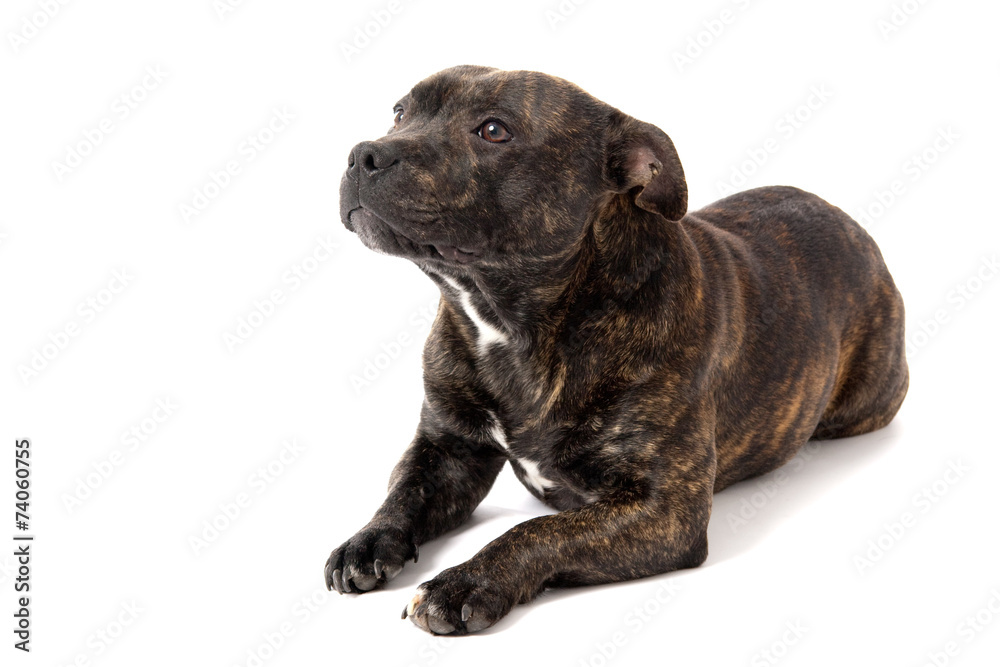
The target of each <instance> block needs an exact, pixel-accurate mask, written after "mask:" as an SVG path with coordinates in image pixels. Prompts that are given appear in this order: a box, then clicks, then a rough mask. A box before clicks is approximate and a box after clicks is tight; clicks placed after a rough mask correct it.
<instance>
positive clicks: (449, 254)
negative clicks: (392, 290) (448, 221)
mask: <svg viewBox="0 0 1000 667" xmlns="http://www.w3.org/2000/svg"><path fill="white" fill-rule="evenodd" d="M345 226H346V227H347V228H348V229H349V230H351V231H353V232H355V233H356V234H357V235H358V236H359V237H360V238H361V242H362V243H364V244H365V245H366V246H368V247H369V248H371V249H372V250H375V251H377V252H382V253H386V254H390V255H402V256H404V257H409V258H411V259H431V260H439V261H442V260H443V261H447V262H454V263H456V264H469V263H471V262H474V261H475V260H476V259H478V258H479V257H480V255H481V253H480V251H478V250H476V249H474V248H469V247H464V246H457V245H451V244H449V243H445V242H436V241H434V242H430V243H423V242H421V241H417V240H415V239H413V238H411V237H410V236H408V235H406V234H404V233H402V232H400V231H399V230H397V229H396V227H395V226H394V225H391V224H389V222H388V221H386V220H385V219H383V218H382V217H380V216H378V215H376V214H375V213H373V212H372V211H371V210H370V209H367V208H365V207H363V206H358V207H357V208H354V209H352V210H351V211H350V212H349V213H348V214H347V220H345Z"/></svg>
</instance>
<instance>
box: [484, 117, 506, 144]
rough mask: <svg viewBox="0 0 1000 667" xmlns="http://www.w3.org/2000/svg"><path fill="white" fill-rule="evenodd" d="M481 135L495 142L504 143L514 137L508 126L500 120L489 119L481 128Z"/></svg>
mask: <svg viewBox="0 0 1000 667" xmlns="http://www.w3.org/2000/svg"><path fill="white" fill-rule="evenodd" d="M479 136H480V137H482V138H483V139H485V140H486V141H489V142H490V143H494V144H502V143H504V142H505V141H510V140H511V139H513V138H514V136H513V135H512V134H511V133H510V130H508V129H507V126H506V125H504V124H503V123H501V122H500V121H498V120H488V121H486V122H485V123H483V125H482V127H480V128H479Z"/></svg>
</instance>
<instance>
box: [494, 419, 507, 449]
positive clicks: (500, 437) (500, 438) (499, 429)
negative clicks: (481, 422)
mask: <svg viewBox="0 0 1000 667" xmlns="http://www.w3.org/2000/svg"><path fill="white" fill-rule="evenodd" d="M490 421H491V422H492V426H490V435H492V436H493V439H494V440H496V442H497V444H498V445H500V446H501V447H503V448H504V449H509V448H508V447H507V436H506V435H504V433H503V425H502V424H501V423H500V420H499V419H497V416H496V415H495V414H494V413H493V412H490Z"/></svg>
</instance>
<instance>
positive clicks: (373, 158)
mask: <svg viewBox="0 0 1000 667" xmlns="http://www.w3.org/2000/svg"><path fill="white" fill-rule="evenodd" d="M397 162H399V160H398V156H397V155H396V151H395V150H394V149H393V148H392V146H391V145H387V144H380V143H378V142H377V141H362V142H361V143H360V144H358V145H357V146H355V147H354V149H353V150H352V151H351V154H350V155H349V156H348V157H347V170H348V171H353V172H360V173H362V174H364V175H366V176H374V175H375V174H376V173H378V172H380V171H382V170H385V169H388V168H389V167H391V166H393V165H394V164H396V163H397Z"/></svg>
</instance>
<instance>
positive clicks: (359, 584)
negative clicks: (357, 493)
mask: <svg viewBox="0 0 1000 667" xmlns="http://www.w3.org/2000/svg"><path fill="white" fill-rule="evenodd" d="M504 461H505V459H504V457H503V456H502V455H501V454H500V453H499V452H498V451H497V450H495V449H493V448H491V447H490V446H488V445H480V444H478V443H476V442H473V441H469V440H466V439H463V438H458V437H455V436H451V435H446V434H442V433H440V432H437V431H436V430H435V429H433V428H432V427H431V426H429V425H428V424H427V423H426V422H422V423H421V426H420V428H419V429H418V431H417V436H416V437H415V438H414V440H413V442H412V443H411V444H410V446H409V448H408V449H407V450H406V452H405V453H404V454H403V458H402V459H400V461H399V463H398V464H396V467H395V469H394V470H393V472H392V476H391V478H390V480H389V494H388V497H387V498H386V499H385V502H384V503H382V506H381V507H380V508H379V509H378V511H377V512H376V513H375V516H374V517H373V518H372V520H371V521H370V522H369V523H368V525H366V526H365V527H364V528H362V529H361V530H360V531H358V533H357V534H356V535H355V536H354V537H352V538H351V539H349V540H347V541H346V542H344V543H343V544H342V545H340V546H339V547H338V548H337V549H335V550H334V551H333V553H332V554H330V558H329V560H327V563H326V571H325V574H326V585H327V588H328V589H330V590H337V591H338V592H340V593H363V592H365V591H369V590H372V589H373V588H376V587H378V586H380V585H382V584H384V583H385V582H386V581H388V580H389V579H392V578H393V577H395V576H396V575H397V574H399V572H400V570H402V569H403V563H404V562H405V561H406V560H409V559H411V558H412V559H413V560H416V559H417V547H418V546H419V545H420V544H423V543H425V542H427V541H428V540H432V539H434V538H435V537H437V536H438V535H441V534H442V533H444V532H447V531H449V530H451V529H452V528H455V527H457V526H459V525H460V524H462V523H463V522H464V521H465V520H466V519H468V518H469V516H470V515H471V514H472V511H473V510H474V509H475V508H476V506H477V505H479V503H480V502H482V500H483V498H485V497H486V494H487V493H488V492H489V490H490V488H491V487H492V486H493V482H494V481H495V480H496V477H497V474H499V472H500V469H501V468H503V464H504Z"/></svg>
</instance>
